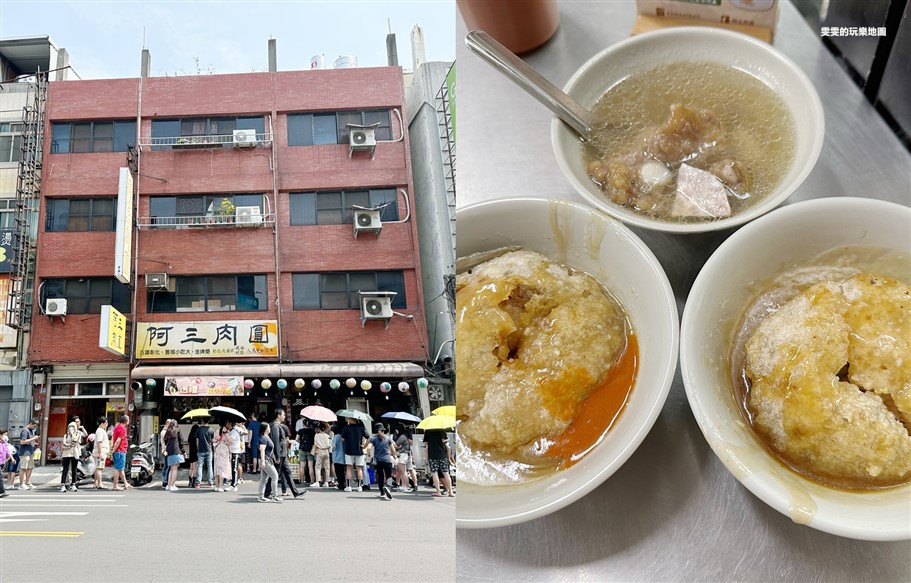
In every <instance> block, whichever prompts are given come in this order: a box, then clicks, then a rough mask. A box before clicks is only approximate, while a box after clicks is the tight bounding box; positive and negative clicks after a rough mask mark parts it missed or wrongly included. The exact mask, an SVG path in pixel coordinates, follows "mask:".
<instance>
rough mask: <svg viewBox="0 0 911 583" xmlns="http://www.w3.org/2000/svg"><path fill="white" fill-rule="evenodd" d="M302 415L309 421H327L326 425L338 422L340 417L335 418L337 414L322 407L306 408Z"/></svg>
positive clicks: (312, 406) (311, 406)
mask: <svg viewBox="0 0 911 583" xmlns="http://www.w3.org/2000/svg"><path fill="white" fill-rule="evenodd" d="M301 415H303V416H304V417H306V418H307V419H313V420H314V421H325V422H326V423H332V422H333V421H337V420H338V417H336V416H335V413H333V412H332V410H330V409H327V408H325V407H320V406H319V405H310V406H309V407H304V410H303V411H301Z"/></svg>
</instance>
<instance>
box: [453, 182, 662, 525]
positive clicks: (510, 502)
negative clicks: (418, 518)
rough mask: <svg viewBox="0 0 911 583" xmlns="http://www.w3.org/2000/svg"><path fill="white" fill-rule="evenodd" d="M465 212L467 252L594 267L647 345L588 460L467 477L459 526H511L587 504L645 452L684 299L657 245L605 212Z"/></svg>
mask: <svg viewBox="0 0 911 583" xmlns="http://www.w3.org/2000/svg"><path fill="white" fill-rule="evenodd" d="M456 217H457V221H458V225H459V234H458V237H457V248H458V255H459V256H460V257H462V256H465V255H469V254H471V253H476V252H478V251H484V250H489V249H496V248H498V247H504V246H510V245H521V246H522V247H523V248H525V249H528V250H531V251H537V252H539V253H542V254H544V255H546V256H547V257H549V258H550V259H551V260H553V261H556V262H558V263H562V264H564V265H568V266H570V267H573V268H575V269H578V270H582V271H584V272H586V273H589V274H591V275H592V276H594V277H595V278H597V279H598V280H599V281H601V282H602V283H603V284H604V285H605V286H606V287H607V288H608V289H609V290H610V291H611V292H612V293H613V294H614V295H615V296H616V298H617V299H618V300H620V302H621V303H622V304H623V307H624V308H625V309H626V312H627V315H628V316H629V319H630V322H631V324H632V327H633V331H634V333H635V334H636V337H637V340H638V343H639V357H640V360H639V373H638V378H637V379H636V384H635V387H634V388H633V391H632V394H631V396H630V400H629V402H628V403H627V405H626V409H625V411H624V412H623V414H622V415H621V416H620V419H619V421H618V422H617V423H616V425H615V426H614V427H613V428H612V429H611V430H610V432H608V434H607V435H606V437H605V438H604V440H603V441H602V442H601V443H600V444H598V445H597V446H596V447H595V448H594V449H593V450H592V451H591V452H589V454H588V455H586V456H585V457H584V458H582V460H581V461H579V462H578V463H576V464H575V465H573V466H571V467H570V468H567V469H565V470H562V471H559V472H556V473H554V474H552V475H550V476H549V477H545V478H541V479H539V480H536V481H533V482H531V483H528V484H524V485H519V486H503V487H495V488H484V487H480V486H474V485H471V484H467V483H465V482H464V481H460V482H459V502H458V505H457V510H456V526H457V527H459V528H487V527H492V526H505V525H509V524H516V523H519V522H524V521H526V520H531V519H532V518H537V517H539V516H544V515H545V514H549V513H551V512H554V511H555V510H558V509H560V508H563V507H564V506H566V505H568V504H570V503H572V502H574V501H575V500H578V499H579V498H581V497H582V496H584V495H585V494H587V493H588V492H590V491H591V490H593V489H594V488H595V487H597V486H598V485H599V484H600V483H601V482H603V481H604V480H606V479H607V478H608V477H609V476H610V475H611V474H613V473H614V472H615V471H617V469H618V468H619V467H620V466H621V465H623V463H624V462H625V461H626V460H627V459H628V458H629V457H630V455H632V453H633V452H634V451H635V450H636V448H637V447H638V446H639V444H640V443H641V442H642V440H643V439H644V438H645V435H646V434H647V433H648V431H649V430H650V429H651V427H652V425H653V424H654V422H655V419H656V418H657V417H658V413H660V412H661V407H662V406H663V405H664V401H665V399H666V398H667V394H668V390H669V389H670V385H671V381H672V380H673V376H674V371H675V369H676V367H677V346H678V319H677V304H676V301H675V299H674V293H673V291H672V290H671V286H670V284H669V283H668V280H667V276H666V275H665V274H664V270H663V269H662V268H661V265H660V264H659V263H658V260H657V259H655V256H654V255H653V254H652V252H651V251H650V250H649V249H648V247H646V246H645V244H644V243H642V241H641V240H640V239H639V238H638V237H637V236H636V235H634V234H633V233H632V232H631V231H630V230H629V229H628V228H626V227H625V226H624V225H622V224H621V223H620V222H619V221H616V220H614V219H611V218H610V217H608V216H606V215H604V214H603V213H601V212H599V211H597V210H594V209H590V208H587V207H584V206H582V205H578V204H574V203H569V202H562V201H554V200H542V199H531V198H517V199H508V200H497V201H492V202H486V203H481V204H477V205H473V206H468V207H465V208H463V209H459V210H458V212H457V213H456ZM462 364H463V365H464V363H462Z"/></svg>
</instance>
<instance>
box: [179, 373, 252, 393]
mask: <svg viewBox="0 0 911 583" xmlns="http://www.w3.org/2000/svg"><path fill="white" fill-rule="evenodd" d="M164 395H165V396H166V397H208V396H219V397H227V396H231V397H243V396H244V379H243V377H165V379H164Z"/></svg>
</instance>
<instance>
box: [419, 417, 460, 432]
mask: <svg viewBox="0 0 911 583" xmlns="http://www.w3.org/2000/svg"><path fill="white" fill-rule="evenodd" d="M455 423H456V418H455V417H453V416H452V415H431V416H430V417H428V418H427V419H424V420H423V421H421V422H420V423H418V429H423V430H424V431H429V430H431V429H454V428H455Z"/></svg>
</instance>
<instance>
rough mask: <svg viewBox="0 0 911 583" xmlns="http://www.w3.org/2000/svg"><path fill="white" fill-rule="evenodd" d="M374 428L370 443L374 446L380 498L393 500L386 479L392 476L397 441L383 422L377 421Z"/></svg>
mask: <svg viewBox="0 0 911 583" xmlns="http://www.w3.org/2000/svg"><path fill="white" fill-rule="evenodd" d="M373 430H374V431H375V433H374V434H373V436H372V437H371V438H370V445H372V446H373V459H374V461H375V462H376V483H377V485H378V486H379V487H380V498H383V499H385V500H392V492H391V491H390V490H389V486H388V484H386V480H388V479H390V478H391V477H392V464H393V462H394V461H395V459H396V456H397V453H396V449H395V443H393V441H392V438H391V437H389V436H388V435H386V426H385V425H383V424H382V423H377V424H376V426H375V427H374V428H373Z"/></svg>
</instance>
